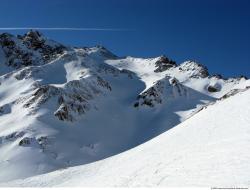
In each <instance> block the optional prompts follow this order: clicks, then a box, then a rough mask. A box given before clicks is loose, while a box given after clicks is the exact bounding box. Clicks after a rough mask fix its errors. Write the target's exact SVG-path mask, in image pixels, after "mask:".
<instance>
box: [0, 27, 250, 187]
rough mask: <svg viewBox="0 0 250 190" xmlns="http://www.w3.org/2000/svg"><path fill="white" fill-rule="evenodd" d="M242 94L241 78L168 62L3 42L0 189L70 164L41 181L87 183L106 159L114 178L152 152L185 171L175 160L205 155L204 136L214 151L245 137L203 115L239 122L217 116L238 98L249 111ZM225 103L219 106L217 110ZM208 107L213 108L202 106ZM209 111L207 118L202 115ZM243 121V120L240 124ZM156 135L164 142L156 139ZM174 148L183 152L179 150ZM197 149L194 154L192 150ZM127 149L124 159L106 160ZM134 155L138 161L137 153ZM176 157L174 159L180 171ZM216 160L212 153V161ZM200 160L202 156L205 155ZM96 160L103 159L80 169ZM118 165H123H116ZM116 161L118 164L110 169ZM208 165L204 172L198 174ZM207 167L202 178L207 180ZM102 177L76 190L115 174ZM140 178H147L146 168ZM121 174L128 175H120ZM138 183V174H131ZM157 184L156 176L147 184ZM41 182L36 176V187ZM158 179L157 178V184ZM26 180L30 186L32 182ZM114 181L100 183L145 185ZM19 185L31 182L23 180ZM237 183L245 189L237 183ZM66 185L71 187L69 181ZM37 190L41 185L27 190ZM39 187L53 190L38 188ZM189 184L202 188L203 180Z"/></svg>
mask: <svg viewBox="0 0 250 190" xmlns="http://www.w3.org/2000/svg"><path fill="white" fill-rule="evenodd" d="M248 86H250V82H249V80H247V79H246V78H245V77H238V78H229V79H225V78H223V77H222V76H220V75H210V74H209V72H208V69H207V68H206V67H205V66H203V65H201V64H199V63H196V62H193V61H186V62H184V63H181V64H177V63H176V62H175V61H173V60H171V59H169V58H167V57H166V56H160V57H156V58H147V59H143V58H134V57H118V56H116V55H114V54H113V53H111V52H110V51H109V50H107V49H106V48H104V47H102V46H96V47H91V48H86V47H84V48H73V47H67V46H64V45H62V44H60V43H58V42H55V41H53V40H50V39H48V38H46V37H45V36H43V35H42V34H41V33H40V32H37V31H30V32H28V33H27V34H25V35H23V36H20V35H18V36H13V35H11V34H6V33H4V34H1V35H0V171H4V172H0V182H1V183H6V182H8V181H12V180H17V179H23V178H27V177H32V176H34V175H38V174H44V173H48V172H51V171H55V170H59V169H64V168H67V167H69V166H76V167H75V168H72V171H71V169H69V170H65V173H64V172H62V173H61V172H56V173H52V174H49V175H48V176H52V177H54V175H55V177H56V178H57V176H58V177H59V178H60V177H61V175H68V174H67V172H69V173H73V174H74V175H77V174H79V175H80V174H81V176H82V178H87V177H86V176H87V175H94V174H91V173H93V172H92V171H94V170H97V168H99V166H100V167H101V168H102V167H104V168H105V167H106V168H110V167H111V163H112V162H113V161H114V165H113V166H114V170H111V171H110V172H116V171H118V169H119V167H126V168H128V165H130V164H133V163H132V162H133V161H132V160H130V159H133V160H134V159H136V158H138V162H140V159H142V157H145V159H148V161H147V162H151V161H152V160H153V159H156V160H157V158H156V157H155V156H156V155H158V154H157V153H156V152H158V151H159V154H161V153H160V152H162V155H158V156H163V157H165V156H166V155H168V154H170V152H171V150H175V154H176V155H174V156H176V157H174V156H173V157H169V164H170V162H172V161H171V159H172V158H173V159H177V161H176V163H175V162H173V164H174V165H175V164H180V163H181V164H187V163H188V161H187V162H186V161H185V162H184V161H183V155H184V153H185V151H184V150H185V147H186V146H187V147H186V148H189V149H187V154H191V152H192V151H196V152H194V155H195V153H197V154H198V149H199V150H201V149H203V148H204V151H205V150H206V149H205V148H209V147H206V146H207V144H206V143H207V141H206V142H204V140H206V138H208V136H205V132H206V131H209V134H210V136H209V138H215V139H214V141H211V143H212V144H213V143H214V144H215V145H216V143H220V140H223V139H224V136H223V135H224V134H223V132H222V131H227V133H226V134H225V139H224V140H227V138H229V137H230V135H231V136H232V137H233V135H234V134H235V135H238V136H236V137H237V138H235V139H234V138H233V139H232V142H231V141H230V143H234V142H235V143H236V144H235V147H236V146H237V145H238V144H237V143H241V140H240V139H239V138H238V137H239V136H240V135H244V134H243V132H244V130H247V129H245V127H246V123H245V124H244V125H243V124H242V125H243V126H242V128H240V129H239V131H238V133H236V132H235V131H234V130H236V129H234V127H237V126H238V127H241V125H240V124H239V125H237V126H235V124H234V125H232V126H231V128H232V130H231V129H230V130H227V129H225V127H226V126H224V125H225V124H227V123H222V124H223V126H221V127H218V129H217V128H216V127H211V126H210V125H209V122H210V120H209V114H210V112H211V114H214V116H216V117H217V118H218V119H216V118H215V119H213V120H215V121H217V120H222V122H223V121H226V120H228V121H229V119H232V120H233V119H237V116H236V115H231V116H232V117H230V118H228V119H227V117H225V118H223V117H224V116H223V115H225V114H227V112H229V111H231V112H235V113H236V109H235V110H234V109H232V107H233V106H232V105H235V103H234V102H236V99H240V100H241V99H242V100H241V102H242V106H243V105H244V106H245V108H246V109H242V110H247V109H248V108H247V107H246V105H247V103H249V102H247V101H248V99H247V98H246V97H247V96H248V97H249V93H248V91H246V92H244V93H243V92H241V91H244V90H245V89H247V87H248ZM238 93H240V94H241V93H242V95H238ZM235 94H236V95H235ZM234 95H235V96H234ZM231 96H233V97H232V98H231ZM227 97H230V98H227ZM237 97H238V98H237ZM225 98H226V100H224V101H221V102H220V101H219V102H218V100H222V99H225ZM227 99H228V100H227ZM231 101H232V102H231ZM244 101H245V102H244ZM224 102H225V103H224ZM227 102H228V103H227ZM210 104H215V105H213V106H208V105H210ZM224 104H225V107H226V106H227V105H228V110H226V109H225V110H223V109H222V107H223V105H224ZM231 104H232V105H231ZM207 106H208V107H207ZM206 107H207V109H205V108H206ZM210 107H211V108H210ZM217 107H218V108H217ZM204 109H205V110H204ZM230 109H232V110H230ZM201 110H202V111H201ZM203 110H204V111H203ZM207 110H210V111H209V114H208V111H207ZM218 110H219V111H218ZM239 110H241V107H239ZM222 111H223V112H222ZM217 112H218V113H217ZM219 112H220V114H219ZM203 113H204V116H202V114H203ZM205 113H206V114H205ZM215 113H217V114H215ZM222 113H223V114H222ZM247 113H248V114H249V112H247ZM205 115H206V116H205ZM199 117H201V119H199ZM203 117H204V118H203ZM246 117H247V116H246V115H244V114H242V118H243V119H244V118H246ZM188 118H189V119H188ZM187 119H188V120H187ZM185 120H186V121H185ZM191 121H193V123H192V122H191ZM244 121H245V120H244ZM244 121H242V122H244ZM246 121H247V120H246ZM181 122H183V123H181ZM189 122H191V123H190V125H191V126H190V127H186V128H185V127H182V126H184V125H187V124H188V123H189ZM195 122H200V124H199V126H197V125H195V124H194V123H195ZM211 122H212V121H211ZM180 123H181V124H180ZM178 124H180V125H178ZM205 124H206V125H205ZM232 124H233V123H232ZM177 125H178V126H177ZM188 125H189V124H188ZM201 125H204V128H199V127H201ZM216 126H217V123H216ZM171 128H172V129H171ZM189 128H190V129H189ZM213 129H214V131H213ZM175 131H180V133H179V132H175ZM217 132H218V133H221V134H222V136H221V139H218V138H217V139H216V137H217V135H216V134H217ZM234 132H235V133H234ZM162 133H164V134H162ZM175 133H177V134H175ZM160 134H162V135H161V136H159V137H156V136H158V135H160ZM213 134H214V135H215V136H213ZM202 135H204V136H202ZM246 135H247V134H246ZM183 136H188V139H189V141H188V142H189V143H187V142H186V141H185V139H186V138H184V139H182V138H181V137H183ZM154 137H156V138H155V139H153V140H152V141H150V142H148V143H145V144H144V145H142V146H138V147H137V148H135V149H133V150H129V149H131V148H134V147H136V146H137V145H140V144H142V143H144V142H146V141H149V140H150V139H152V138H154ZM197 138H198V140H197ZM168 139H169V140H168ZM242 143H246V142H242ZM181 144H182V145H183V144H184V145H185V146H183V147H181ZM196 145H197V148H198V149H195V148H196ZM198 145H199V146H198ZM153 146H154V147H153ZM165 146H166V149H165V148H164V147H165ZM178 149H180V152H179V151H177V150H178ZM125 150H128V151H127V152H125V153H123V154H121V155H118V156H114V157H112V158H110V159H109V158H108V157H110V156H113V155H116V154H118V153H121V152H123V151H125ZM165 150H166V151H165ZM210 151H223V147H222V149H221V150H217V149H216V150H214V149H208V151H207V154H209V153H210ZM238 151H242V149H239V150H238ZM142 152H144V153H143V154H141V153H142ZM240 153H241V152H240ZM177 154H178V155H179V156H180V158H182V159H180V163H179V162H178V158H179V156H178V155H177ZM150 155H151V156H152V155H154V156H153V157H151V156H150ZM164 155H165V156H164ZM219 155H220V154H218V155H216V154H215V157H216V156H219ZM134 156H135V157H134ZM197 156H199V155H197ZM203 156H206V155H205V153H204V155H203ZM104 158H108V159H106V160H104V161H100V162H96V163H93V164H90V165H86V166H79V165H83V164H88V163H91V162H94V161H97V160H101V159H104ZM192 158H194V157H193V156H192ZM198 158H199V157H197V158H196V157H195V158H194V159H198ZM123 159H124V160H123ZM151 159H152V160H151ZM188 159H191V157H190V158H189V157H188ZM109 160H111V161H109ZM123 161H124V163H125V164H119V163H121V162H123ZM189 161H190V162H191V160H189ZM203 161H204V160H201V162H200V163H198V164H206V163H207V162H209V160H207V161H206V163H205V161H204V163H203ZM226 161H227V160H226ZM226 161H225V162H226ZM130 162H131V163H130ZM152 162H153V161H152ZM115 163H117V165H121V166H119V167H118V166H117V165H116V164H115ZM134 163H135V164H136V162H134ZM153 163H157V162H153ZM153 163H152V164H153ZM167 163H168V160H165V162H164V164H165V165H164V167H166V168H165V169H166V170H167V166H166V165H167ZM141 164H146V163H145V162H142V163H141ZM210 164H213V162H212V161H211V163H210ZM214 164H215V165H213V167H215V168H216V166H217V165H216V164H218V163H217V162H216V163H214ZM136 165H137V164H136ZM113 166H112V167H113ZM139 166H141V167H144V165H139V164H138V166H137V167H139ZM208 166H211V165H209V164H208V165H205V166H204V167H208ZM78 167H79V170H78ZM137 167H134V168H133V169H134V170H131V171H130V172H134V173H130V174H131V175H136V173H137V171H138V172H139V174H140V172H143V170H139V169H138V168H137ZM150 167H152V168H151V169H152V170H153V169H157V167H156V165H151V166H150ZM170 167H171V169H177V170H179V169H180V168H175V167H177V166H176V165H175V167H173V165H170ZM195 167H200V165H195V166H194V168H192V169H190V171H189V170H188V171H189V172H190V175H191V176H192V174H193V173H192V172H195ZM137 169H138V170H137ZM205 169H206V168H204V176H206V174H208V173H206V171H205ZM232 169H239V168H232ZM121 170H122V168H121ZM239 170H240V169H239ZM87 171H90V174H86V173H88V172H87ZM122 171H123V170H122ZM169 171H171V170H169ZM188 171H187V172H188ZM100 172H101V173H100V175H96V176H94V177H93V178H92V177H91V178H89V181H88V180H86V181H83V180H82V179H81V180H80V181H82V182H83V185H84V184H89V185H92V183H91V181H95V180H100V181H101V180H102V179H103V177H105V176H108V175H115V173H105V171H100ZM102 172H103V173H102ZM119 172H120V169H119ZM124 172H125V171H124ZM145 172H149V174H150V175H153V174H152V173H151V171H149V170H147V171H146V170H145ZM164 172H165V170H164ZM164 172H163V173H164ZM207 172H209V171H207ZM218 172H221V171H218ZM130 174H128V175H130ZM177 174H178V173H177ZM177 174H176V176H177ZM74 175H72V180H73V177H74ZM124 175H127V174H126V172H125V173H124ZM162 175H163V174H162ZM164 175H165V173H164ZM180 175H181V174H180ZM196 175H197V174H196ZM69 176H70V175H69ZM141 177H143V175H142V176H139V178H141ZM144 177H145V178H146V176H144ZM148 177H149V176H148ZM182 177H183V178H182ZM156 178H157V175H156V176H155V180H156ZM47 179H48V178H47V177H46V176H44V178H43V180H47ZM63 179H64V178H63ZM124 179H126V176H125V177H124ZM157 179H158V180H159V179H160V176H159V178H157ZM182 179H183V180H184V181H183V183H182V184H185V183H184V182H185V179H184V176H179V177H178V179H177V178H176V180H179V181H181V180H182ZM202 179H203V178H202ZM244 179H245V178H244ZM31 180H32V181H33V178H32V179H31ZM34 180H36V178H34ZM48 180H50V177H49V179H48ZM51 180H53V178H51ZM145 180H146V179H145ZM115 181H116V180H115ZM115 181H113V184H111V181H110V182H108V181H107V185H129V186H130V185H132V186H133V185H136V184H137V183H138V185H140V184H139V183H141V182H142V183H141V184H143V183H145V185H147V183H146V182H145V181H143V180H142V181H141V182H140V181H133V180H132V181H131V180H122V178H120V179H117V182H115ZM126 181H127V182H128V183H126ZM156 181H157V180H156ZM156 181H154V180H153V179H152V181H150V180H149V182H148V183H149V184H148V185H150V184H152V185H157V183H158V182H159V181H158V182H157V183H156ZM26 182H28V183H27V184H29V179H27V181H26ZM26 182H24V183H26ZM175 182H177V181H173V184H175ZM203 182H204V183H203ZM236 182H238V181H237V180H236ZM239 182H242V183H243V182H244V183H247V184H249V183H248V182H247V181H244V180H243V178H242V181H241V180H239ZM21 183H22V182H21ZM32 183H33V182H32ZM56 183H57V182H56ZM61 183H62V181H58V184H61ZM68 183H69V184H71V185H72V182H71V179H69V182H68ZM78 183H79V182H77V184H78ZM18 184H20V181H19V182H18ZM36 184H37V185H39V183H34V185H36ZM42 184H45V185H46V184H47V185H57V184H54V182H53V184H52V182H51V183H50V182H48V183H47V182H45V181H44V182H42ZM42 184H40V185H42ZM163 184H166V185H167V184H168V183H165V182H164V183H163ZM186 184H190V185H191V184H192V180H191V181H190V180H187V183H186ZM193 184H194V183H193ZM196 184H197V185H199V184H200V185H206V184H208V183H207V182H206V181H202V180H201V181H200V182H197V183H196ZM20 185H21V184H20ZM62 185H63V184H62Z"/></svg>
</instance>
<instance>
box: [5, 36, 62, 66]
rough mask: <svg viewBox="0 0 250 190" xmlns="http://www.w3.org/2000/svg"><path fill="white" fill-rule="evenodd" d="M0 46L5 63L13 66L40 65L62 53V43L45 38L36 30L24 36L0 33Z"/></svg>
mask: <svg viewBox="0 0 250 190" xmlns="http://www.w3.org/2000/svg"><path fill="white" fill-rule="evenodd" d="M0 46H2V48H3V51H4V54H5V56H6V58H7V59H6V61H7V62H6V64H7V65H8V66H12V67H15V68H20V67H24V66H30V65H39V64H40V65H41V64H44V63H46V62H48V61H49V60H52V59H54V58H56V57H57V55H58V54H62V53H63V51H64V50H65V49H66V47H64V46H63V45H61V44H59V43H56V42H53V41H51V40H48V39H46V38H45V37H43V36H42V35H41V34H40V33H39V32H37V31H30V32H28V33H27V34H25V35H24V36H20V35H19V36H18V37H16V36H13V35H11V34H7V33H3V34H1V35H0Z"/></svg>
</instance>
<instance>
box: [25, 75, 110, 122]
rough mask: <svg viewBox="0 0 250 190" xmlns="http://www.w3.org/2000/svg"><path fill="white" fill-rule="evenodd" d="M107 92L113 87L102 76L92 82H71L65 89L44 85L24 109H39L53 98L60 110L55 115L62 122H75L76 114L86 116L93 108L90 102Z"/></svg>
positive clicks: (27, 102) (30, 98) (29, 98)
mask: <svg viewBox="0 0 250 190" xmlns="http://www.w3.org/2000/svg"><path fill="white" fill-rule="evenodd" d="M105 90H106V91H111V86H110V85H109V83H108V82H107V81H105V80H104V79H102V78H101V77H100V76H97V78H96V80H95V81H91V82H89V81H87V80H85V79H81V80H75V81H70V82H68V83H67V84H66V85H65V87H64V88H60V87H55V86H52V85H43V86H40V87H38V88H37V89H36V90H35V92H34V93H33V95H32V96H31V97H28V98H27V101H26V103H25V104H24V107H26V108H35V109H37V108H39V107H41V106H42V105H43V104H45V103H46V102H47V101H49V100H50V99H51V98H56V99H57V103H58V108H57V109H56V111H55V112H54V115H55V116H56V117H57V118H58V119H59V120H62V121H74V117H73V115H74V113H76V114H78V115H81V114H84V113H85V112H86V111H88V110H89V109H90V108H91V106H90V103H89V101H91V100H93V99H94V98H96V97H97V96H98V95H99V94H103V92H104V91H105Z"/></svg>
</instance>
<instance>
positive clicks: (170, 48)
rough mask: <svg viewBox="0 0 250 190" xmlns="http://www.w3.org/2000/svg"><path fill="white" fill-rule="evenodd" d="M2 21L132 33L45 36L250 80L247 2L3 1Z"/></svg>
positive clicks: (249, 3) (56, 33) (249, 7)
mask: <svg viewBox="0 0 250 190" xmlns="http://www.w3.org/2000/svg"><path fill="white" fill-rule="evenodd" d="M0 18H1V19H0V27H93V28H126V29H132V30H129V31H43V33H44V34H45V35H47V36H48V37H50V38H52V39H55V40H57V41H60V42H63V43H66V44H70V45H74V46H93V45H96V44H101V45H104V46H105V47H107V48H108V49H110V50H111V51H113V52H114V53H115V54H117V55H119V56H124V55H132V56H138V57H154V56H158V55H162V54H165V55H167V56H168V57H170V58H172V59H174V60H176V61H177V63H180V62H182V61H184V60H190V59H191V60H196V61H198V62H200V63H202V64H204V65H206V66H207V67H208V68H209V71H210V72H211V73H222V74H223V75H225V76H236V75H240V74H243V75H247V76H249V77H250V1H249V0H1V1H0ZM11 32H12V33H24V31H18V32H16V31H11Z"/></svg>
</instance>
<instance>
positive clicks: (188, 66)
mask: <svg viewBox="0 0 250 190" xmlns="http://www.w3.org/2000/svg"><path fill="white" fill-rule="evenodd" d="M178 69H179V70H180V72H186V73H187V75H188V76H189V77H193V78H197V77H201V78H205V77H208V76H209V73H208V69H207V67H205V66H204V65H201V64H199V63H197V62H194V61H185V62H184V63H182V64H180V66H179V67H178Z"/></svg>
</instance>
